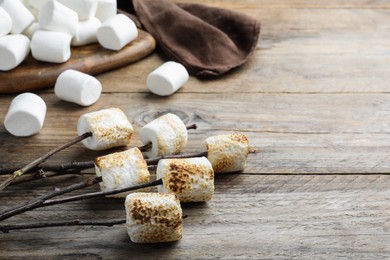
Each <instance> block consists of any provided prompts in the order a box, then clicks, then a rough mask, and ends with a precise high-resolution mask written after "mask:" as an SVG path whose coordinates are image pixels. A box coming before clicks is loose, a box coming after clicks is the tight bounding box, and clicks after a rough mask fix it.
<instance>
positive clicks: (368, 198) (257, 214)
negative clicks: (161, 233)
mask: <svg viewBox="0 0 390 260" xmlns="http://www.w3.org/2000/svg"><path fill="white" fill-rule="evenodd" d="M46 185H50V184H49V183H47V184H46ZM389 185H390V176H381V175H374V176H361V175H352V176H251V175H242V174H241V175H240V174H229V175H223V176H219V177H217V179H216V194H215V196H214V198H213V200H211V201H210V202H209V203H207V204H202V203H201V204H189V205H184V204H183V210H184V213H185V214H186V215H187V216H188V217H187V218H186V219H185V220H184V225H185V227H184V236H183V239H182V240H181V241H180V242H178V243H170V244H154V245H153V244H152V245H138V244H134V243H131V242H130V241H129V239H128V236H127V233H126V230H125V228H124V226H116V227H111V228H105V227H66V228H46V229H41V230H30V231H27V230H26V231H17V232H16V231H15V232H11V233H9V234H2V235H0V250H1V252H2V257H6V258H22V257H40V256H45V257H48V258H52V257H55V258H74V257H83V258H87V259H88V258H103V259H105V258H111V257H112V256H113V255H115V256H116V257H119V258H125V257H126V258H128V257H136V258H141V257H148V259H149V258H150V259H157V258H160V259H161V258H169V259H183V258H188V257H191V258H196V259H199V258H202V259H206V258H207V259H210V258H216V257H218V258H225V259H226V258H229V259H231V258H240V259H242V258H248V257H252V258H261V259H265V258H293V257H294V258H303V259H312V258H322V257H326V258H328V257H330V258H334V257H340V258H341V257H344V258H348V259H367V258H369V259H373V258H375V259H376V258H381V259H384V258H389V257H390V233H389V227H390V222H389V218H388V214H387V212H389V210H390V207H389V205H390V204H389V203H388V202H389V201H388V198H389V196H388V195H389V191H388V187H389ZM32 187H35V186H32ZM12 189H14V192H18V193H17V194H19V195H20V196H21V197H24V196H28V194H29V191H28V188H26V187H25V189H16V188H12ZM32 192H34V191H32ZM14 194H15V193H12V194H11V193H10V194H9V197H10V198H14V197H15V195H14ZM107 209H108V210H107ZM238 209H239V210H238ZM48 214H49V209H48V208H47V209H45V210H43V209H38V210H36V211H34V212H29V213H26V214H24V215H20V216H19V217H18V218H15V219H9V220H8V223H11V222H14V221H27V220H30V221H32V220H39V219H44V218H46V219H47V218H48ZM122 215H123V206H122V203H121V202H120V201H117V200H115V199H96V200H93V201H90V202H86V201H85V202H77V203H72V204H69V205H67V206H65V205H62V206H61V207H60V206H58V207H56V208H55V210H52V211H50V218H53V219H72V218H87V217H91V218H92V217H95V218H102V217H106V218H110V217H118V216H122ZM244 216H245V217H244ZM59 248H60V249H61V250H58V249H59Z"/></svg>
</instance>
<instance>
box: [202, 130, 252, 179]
mask: <svg viewBox="0 0 390 260" xmlns="http://www.w3.org/2000/svg"><path fill="white" fill-rule="evenodd" d="M203 145H204V147H205V148H206V150H207V159H208V160H209V161H210V162H211V164H212V166H213V169H214V171H215V172H216V173H224V172H237V171H242V170H243V169H244V167H245V163H246V160H247V158H248V155H249V152H250V147H249V143H248V138H247V137H246V135H244V134H228V135H217V136H211V137H209V138H207V139H206V140H205V142H204V144H203Z"/></svg>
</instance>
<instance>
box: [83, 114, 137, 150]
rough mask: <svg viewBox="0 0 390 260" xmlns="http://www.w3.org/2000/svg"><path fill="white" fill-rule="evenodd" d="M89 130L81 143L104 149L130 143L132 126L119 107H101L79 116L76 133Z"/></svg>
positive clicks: (88, 146)
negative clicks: (89, 134) (89, 133)
mask: <svg viewBox="0 0 390 260" xmlns="http://www.w3.org/2000/svg"><path fill="white" fill-rule="evenodd" d="M87 132H91V133H92V136H91V137H88V138H87V139H84V140H83V141H82V142H83V144H84V145H85V146H86V147H87V148H88V149H91V150H97V151H99V150H105V149H109V148H113V147H118V146H124V145H128V144H129V143H130V139H131V136H132V134H133V126H132V125H131V123H130V122H129V120H128V119H127V117H126V115H125V113H123V111H122V110H120V109H119V108H109V109H102V110H99V111H96V112H91V113H87V114H84V115H82V116H80V118H79V121H78V123H77V133H78V134H79V135H82V134H84V133H87Z"/></svg>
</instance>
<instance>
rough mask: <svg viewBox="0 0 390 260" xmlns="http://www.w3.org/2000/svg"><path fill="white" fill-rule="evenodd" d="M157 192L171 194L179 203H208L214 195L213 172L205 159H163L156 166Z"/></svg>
mask: <svg viewBox="0 0 390 260" xmlns="http://www.w3.org/2000/svg"><path fill="white" fill-rule="evenodd" d="M156 174H157V179H162V182H163V185H160V186H158V191H159V192H163V193H173V194H176V196H177V197H178V198H179V200H180V202H202V201H208V200H210V199H211V198H212V196H213V194H214V171H213V167H212V166H211V163H210V162H209V161H208V160H207V158H205V157H198V158H186V159H163V160H160V161H159V163H158V165H157V171H156Z"/></svg>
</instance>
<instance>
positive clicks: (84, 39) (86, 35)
mask: <svg viewBox="0 0 390 260" xmlns="http://www.w3.org/2000/svg"><path fill="white" fill-rule="evenodd" d="M100 25H101V22H100V20H99V19H97V18H95V17H92V18H91V19H89V20H85V21H80V22H79V23H78V24H77V29H76V34H75V36H74V37H73V39H72V46H83V45H87V44H90V43H94V42H97V30H98V28H99V27H100Z"/></svg>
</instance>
